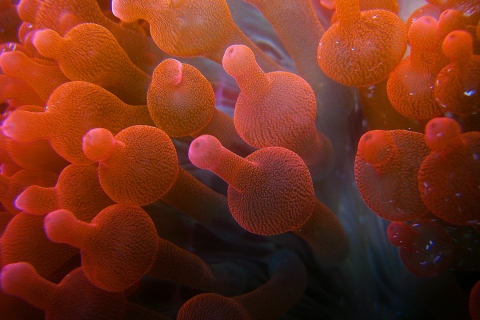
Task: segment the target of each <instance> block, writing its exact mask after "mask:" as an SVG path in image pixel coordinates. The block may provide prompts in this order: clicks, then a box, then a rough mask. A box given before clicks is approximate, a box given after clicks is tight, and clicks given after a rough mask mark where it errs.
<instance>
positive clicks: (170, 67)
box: [152, 59, 183, 86]
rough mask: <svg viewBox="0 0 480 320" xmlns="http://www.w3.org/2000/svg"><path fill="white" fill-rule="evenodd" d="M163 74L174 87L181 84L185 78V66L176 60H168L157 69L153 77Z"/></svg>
mask: <svg viewBox="0 0 480 320" xmlns="http://www.w3.org/2000/svg"><path fill="white" fill-rule="evenodd" d="M161 73H163V74H164V76H165V78H166V79H168V80H169V82H170V83H171V84H173V85H174V86H176V85H178V84H180V82H181V81H182V78H183V64H182V63H181V62H180V61H178V60H176V59H166V60H164V61H162V63H160V64H159V65H158V67H157V68H156V69H155V72H154V73H153V76H152V78H153V77H155V76H160V74H161Z"/></svg>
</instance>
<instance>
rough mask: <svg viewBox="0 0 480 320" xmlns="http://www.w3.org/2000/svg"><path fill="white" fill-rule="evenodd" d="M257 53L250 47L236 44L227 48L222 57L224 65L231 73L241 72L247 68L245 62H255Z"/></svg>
mask: <svg viewBox="0 0 480 320" xmlns="http://www.w3.org/2000/svg"><path fill="white" fill-rule="evenodd" d="M255 61H256V59H255V55H254V53H253V51H252V49H250V48H249V47H247V46H245V45H240V44H235V45H231V46H230V47H228V48H227V50H225V53H224V55H223V58H222V65H223V68H224V69H225V71H226V72H227V73H228V74H229V75H232V76H233V75H234V74H237V73H240V72H241V70H243V69H245V65H244V64H245V63H249V62H255Z"/></svg>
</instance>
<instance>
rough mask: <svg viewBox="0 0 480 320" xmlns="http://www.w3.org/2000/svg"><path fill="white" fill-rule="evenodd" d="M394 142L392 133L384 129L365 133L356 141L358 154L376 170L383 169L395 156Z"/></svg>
mask: <svg viewBox="0 0 480 320" xmlns="http://www.w3.org/2000/svg"><path fill="white" fill-rule="evenodd" d="M395 150H396V148H395V142H394V140H393V137H392V135H391V134H390V133H389V132H388V131H384V130H372V131H369V132H367V133H365V134H364V135H363V136H362V137H361V138H360V141H359V143H358V155H359V156H360V157H361V158H362V159H363V161H365V162H366V163H369V164H371V165H372V166H374V167H375V168H376V169H377V170H382V169H384V166H386V165H388V163H389V162H390V160H391V159H393V158H394V156H395Z"/></svg>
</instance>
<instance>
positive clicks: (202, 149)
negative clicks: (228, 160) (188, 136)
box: [188, 135, 223, 169]
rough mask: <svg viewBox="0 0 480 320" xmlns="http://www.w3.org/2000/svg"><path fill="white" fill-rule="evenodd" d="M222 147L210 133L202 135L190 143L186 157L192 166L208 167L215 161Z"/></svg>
mask: <svg viewBox="0 0 480 320" xmlns="http://www.w3.org/2000/svg"><path fill="white" fill-rule="evenodd" d="M222 149H223V146H222V144H221V143H220V141H219V140H218V139H217V138H215V137H214V136H211V135H202V136H200V137H197V138H196V139H195V140H193V141H192V143H191V144H190V148H189V149H188V158H189V159H190V162H192V163H193V165H194V166H196V167H198V168H201V169H209V168H211V167H212V166H214V164H215V163H216V161H217V159H218V156H219V155H220V153H221V152H222Z"/></svg>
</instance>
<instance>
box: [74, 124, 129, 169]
mask: <svg viewBox="0 0 480 320" xmlns="http://www.w3.org/2000/svg"><path fill="white" fill-rule="evenodd" d="M116 143H117V141H116V140H115V137H114V136H113V134H112V133H111V132H110V131H109V130H107V129H104V128H95V129H92V130H90V131H88V132H87V133H86V134H85V135H84V136H83V139H82V149H83V153H84V154H85V156H86V157H87V158H88V159H90V160H92V161H104V160H106V159H107V158H108V157H110V155H111V154H112V152H113V150H114V147H115V145H116ZM118 143H120V142H118Z"/></svg>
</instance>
